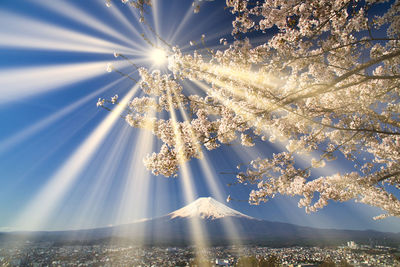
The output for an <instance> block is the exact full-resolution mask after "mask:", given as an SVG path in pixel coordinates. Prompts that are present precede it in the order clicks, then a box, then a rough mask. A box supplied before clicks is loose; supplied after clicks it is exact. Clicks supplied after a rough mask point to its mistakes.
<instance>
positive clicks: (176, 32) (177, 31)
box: [168, 6, 193, 43]
mask: <svg viewBox="0 0 400 267" xmlns="http://www.w3.org/2000/svg"><path fill="white" fill-rule="evenodd" d="M191 16H193V7H192V6H190V7H189V8H188V10H187V11H186V13H185V16H183V18H182V19H181V22H180V23H179V25H178V27H177V28H176V29H175V30H174V34H173V35H172V36H169V37H168V40H170V42H171V43H175V39H176V37H177V36H178V35H179V34H181V31H182V28H183V27H184V26H185V24H186V23H187V22H188V20H189V19H190V17H191Z"/></svg>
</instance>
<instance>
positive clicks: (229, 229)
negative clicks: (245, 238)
mask: <svg viewBox="0 0 400 267" xmlns="http://www.w3.org/2000/svg"><path fill="white" fill-rule="evenodd" d="M179 110H180V113H181V115H182V117H183V118H184V120H185V121H186V122H189V123H190V121H189V118H188V115H187V113H186V112H185V110H184V109H183V107H182V103H180V105H179ZM191 138H192V143H193V144H195V145H196V146H197V150H199V151H200V153H201V157H200V166H201V170H202V171H203V173H204V176H205V178H206V184H207V186H208V188H209V189H210V191H211V193H212V195H213V196H214V197H215V198H217V200H219V201H221V202H224V199H225V198H224V197H223V195H222V192H221V185H220V184H219V183H218V182H217V179H216V177H217V175H216V173H215V172H214V171H212V169H211V167H210V162H209V161H208V158H207V155H206V154H205V153H203V152H202V151H201V146H200V144H199V141H198V140H197V138H196V136H195V134H194V132H193V130H192V131H191ZM222 223H223V225H224V226H225V229H226V234H227V235H228V236H229V240H231V241H233V245H235V246H237V247H240V246H241V243H240V239H241V237H240V236H239V235H238V230H237V228H236V226H235V224H234V222H233V221H232V220H231V219H230V218H229V217H228V218H226V219H224V220H222ZM238 253H240V251H238Z"/></svg>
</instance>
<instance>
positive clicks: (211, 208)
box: [167, 197, 255, 220]
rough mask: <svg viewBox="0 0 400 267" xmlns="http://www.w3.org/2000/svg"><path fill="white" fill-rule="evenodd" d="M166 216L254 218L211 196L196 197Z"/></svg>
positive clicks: (211, 218) (213, 218) (172, 217)
mask: <svg viewBox="0 0 400 267" xmlns="http://www.w3.org/2000/svg"><path fill="white" fill-rule="evenodd" d="M167 216H168V217H170V218H171V219H174V218H193V217H200V218H202V219H210V220H215V219H220V218H223V217H227V216H232V217H240V218H247V219H255V218H253V217H250V216H247V215H245V214H243V213H240V212H238V211H236V210H234V209H231V208H229V207H228V206H226V205H224V204H222V203H221V202H218V201H217V200H215V199H213V198H212V197H201V198H198V199H197V200H195V201H194V202H192V203H190V204H189V205H187V206H185V207H183V208H181V209H178V210H176V211H174V212H171V213H169V214H168V215H167Z"/></svg>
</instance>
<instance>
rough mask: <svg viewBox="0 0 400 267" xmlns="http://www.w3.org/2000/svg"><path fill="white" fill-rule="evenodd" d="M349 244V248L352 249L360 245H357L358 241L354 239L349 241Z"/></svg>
mask: <svg viewBox="0 0 400 267" xmlns="http://www.w3.org/2000/svg"><path fill="white" fill-rule="evenodd" d="M347 246H348V247H349V248H351V249H357V248H358V245H357V244H356V242H354V241H349V242H347Z"/></svg>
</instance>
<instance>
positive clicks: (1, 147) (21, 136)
mask: <svg viewBox="0 0 400 267" xmlns="http://www.w3.org/2000/svg"><path fill="white" fill-rule="evenodd" d="M123 79H124V77H121V78H119V79H118V80H116V81H114V82H112V83H110V84H108V85H106V86H104V87H102V88H100V89H98V90H96V91H94V92H92V93H90V94H89V95H87V96H85V97H83V98H81V99H79V100H78V101H76V102H74V103H72V104H70V105H68V106H66V107H64V108H62V109H60V110H58V111H57V112H56V113H54V114H52V115H50V116H48V117H46V118H44V119H41V120H40V121H38V122H36V123H34V124H33V125H31V126H29V127H26V128H24V129H22V130H20V131H19V132H18V133H14V134H13V135H12V136H10V137H8V138H5V139H3V140H2V141H1V142H0V154H2V153H4V152H6V151H7V150H9V149H10V148H12V147H13V146H15V145H17V144H18V143H21V142H22V141H24V140H26V139H27V138H29V137H31V136H32V135H34V134H36V133H38V132H40V131H41V130H43V129H45V128H46V127H48V126H50V125H51V124H52V123H54V122H56V121H57V120H59V119H61V118H62V117H64V116H66V115H68V114H70V113H71V112H73V111H74V110H76V109H78V108H79V107H81V106H82V105H84V104H86V103H87V102H89V101H90V100H92V99H93V98H94V97H96V96H98V95H100V94H101V93H103V92H105V91H107V90H109V89H110V88H111V87H113V86H115V85H116V84H118V83H119V82H120V81H122V80H123Z"/></svg>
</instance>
